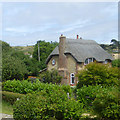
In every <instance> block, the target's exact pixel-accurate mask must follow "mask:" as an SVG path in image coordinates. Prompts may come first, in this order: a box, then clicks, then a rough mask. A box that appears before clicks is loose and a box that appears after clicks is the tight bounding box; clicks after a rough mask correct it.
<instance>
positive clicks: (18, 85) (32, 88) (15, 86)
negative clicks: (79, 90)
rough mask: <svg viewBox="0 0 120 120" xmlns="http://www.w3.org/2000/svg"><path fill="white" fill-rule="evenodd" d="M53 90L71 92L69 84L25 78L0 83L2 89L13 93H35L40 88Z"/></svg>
mask: <svg viewBox="0 0 120 120" xmlns="http://www.w3.org/2000/svg"><path fill="white" fill-rule="evenodd" d="M53 89H54V90H64V91H65V92H66V93H70V94H71V92H72V90H71V88H70V86H69V85H56V84H52V83H49V84H48V83H42V82H40V81H39V80H37V81H36V82H33V83H31V82H29V81H27V80H23V81H19V80H13V81H11V80H8V81H6V82H4V83H3V84H2V90H4V91H9V92H14V93H21V94H27V93H35V92H39V91H42V90H45V91H53Z"/></svg>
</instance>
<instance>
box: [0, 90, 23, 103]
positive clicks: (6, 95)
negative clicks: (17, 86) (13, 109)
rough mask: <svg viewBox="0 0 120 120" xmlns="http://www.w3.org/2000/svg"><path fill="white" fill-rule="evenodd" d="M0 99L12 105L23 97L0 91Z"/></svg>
mask: <svg viewBox="0 0 120 120" xmlns="http://www.w3.org/2000/svg"><path fill="white" fill-rule="evenodd" d="M1 93H2V99H3V100H5V101H6V102H9V103H10V104H12V105H13V104H14V102H15V101H16V100H17V98H19V99H20V98H21V97H23V96H24V95H23V94H19V93H13V92H7V91H2V92H1Z"/></svg>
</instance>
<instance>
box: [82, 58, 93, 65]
mask: <svg viewBox="0 0 120 120" xmlns="http://www.w3.org/2000/svg"><path fill="white" fill-rule="evenodd" d="M94 60H95V59H94V58H87V59H86V60H85V63H84V64H85V65H87V64H89V63H91V62H94Z"/></svg>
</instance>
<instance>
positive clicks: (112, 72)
mask: <svg viewBox="0 0 120 120" xmlns="http://www.w3.org/2000/svg"><path fill="white" fill-rule="evenodd" d="M119 72H120V71H119V70H118V68H113V67H110V65H105V64H100V63H90V64H88V65H86V67H85V69H83V70H81V71H79V73H78V74H77V77H78V80H79V82H78V84H77V87H78V88H80V87H82V86H83V85H97V84H98V85H99V84H104V85H108V86H110V85H119V83H120V81H119Z"/></svg>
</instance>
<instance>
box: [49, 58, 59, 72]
mask: <svg viewBox="0 0 120 120" xmlns="http://www.w3.org/2000/svg"><path fill="white" fill-rule="evenodd" d="M53 59H54V60H55V65H52V61H53ZM58 59H59V56H53V57H52V58H51V59H50V61H49V62H48V64H47V68H48V70H51V69H57V70H58Z"/></svg>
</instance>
